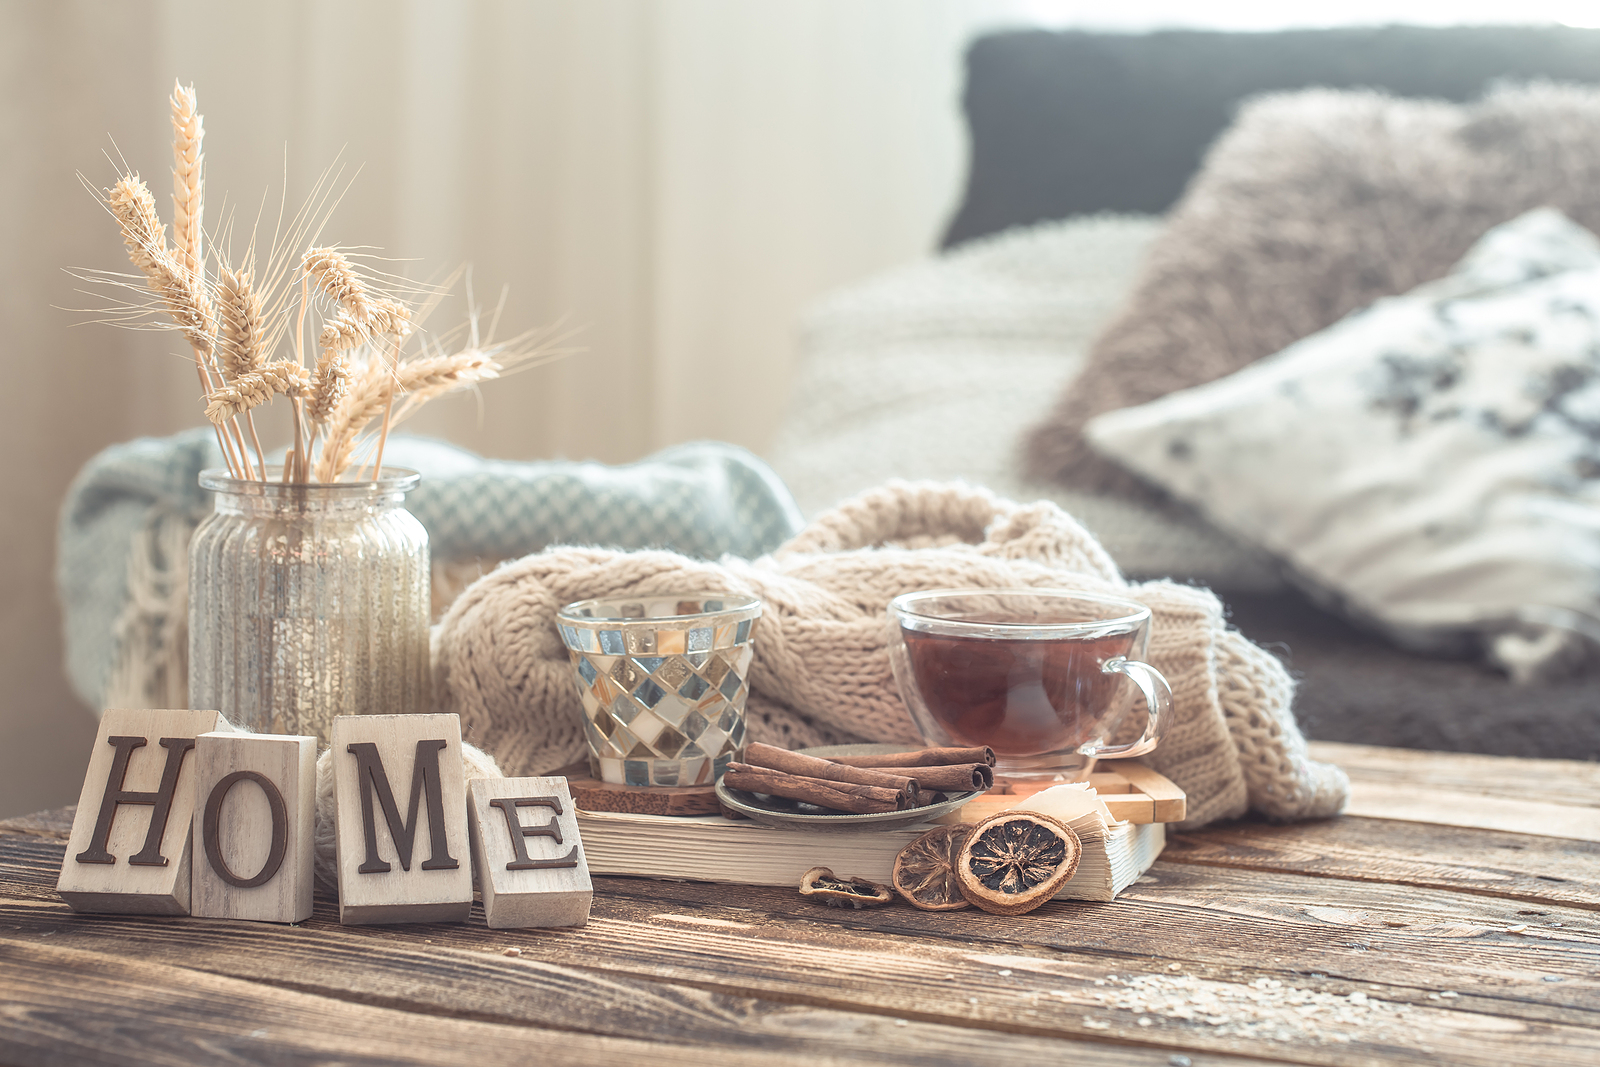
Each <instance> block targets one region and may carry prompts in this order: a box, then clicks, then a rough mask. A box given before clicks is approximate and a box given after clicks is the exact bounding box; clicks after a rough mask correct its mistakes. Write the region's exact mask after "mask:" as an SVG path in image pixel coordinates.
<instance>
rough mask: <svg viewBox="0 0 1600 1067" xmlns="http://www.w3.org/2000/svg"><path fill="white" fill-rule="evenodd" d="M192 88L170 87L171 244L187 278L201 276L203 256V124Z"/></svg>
mask: <svg viewBox="0 0 1600 1067" xmlns="http://www.w3.org/2000/svg"><path fill="white" fill-rule="evenodd" d="M196 106H197V102H196V100H195V94H194V86H192V85H191V86H189V88H187V89H185V88H184V87H183V85H182V84H180V83H177V82H174V83H173V86H172V242H173V244H175V245H176V246H177V252H176V256H175V258H176V259H177V260H178V263H179V265H180V266H182V267H183V269H184V270H185V271H186V272H187V273H188V275H189V277H191V278H202V277H204V276H205V267H204V264H205V257H204V253H203V251H202V249H201V247H200V234H201V226H200V223H201V218H202V216H203V215H204V202H203V199H202V198H203V194H204V186H203V185H202V182H201V174H200V172H201V167H202V165H203V161H204V157H203V156H202V155H201V152H200V142H201V141H202V140H204V139H205V135H206V131H205V123H204V120H203V119H202V118H201V117H200V115H199V113H198V112H197V111H195V107H196Z"/></svg>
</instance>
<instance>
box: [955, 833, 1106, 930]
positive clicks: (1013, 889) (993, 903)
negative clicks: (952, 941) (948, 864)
mask: <svg viewBox="0 0 1600 1067" xmlns="http://www.w3.org/2000/svg"><path fill="white" fill-rule="evenodd" d="M1082 855H1083V844H1082V843H1081V842H1080V841H1079V840H1078V835H1077V834H1075V833H1073V832H1072V829H1071V828H1070V827H1068V826H1066V825H1064V824H1062V823H1060V822H1057V821H1056V820H1055V819H1052V818H1051V817H1050V816H1048V815H1040V814H1039V813H1038V812H1033V811H1016V810H1011V811H1002V812H997V813H996V814H994V815H991V816H989V817H988V818H987V819H985V820H983V821H982V822H980V823H978V825H976V826H974V827H973V828H972V833H970V834H968V835H967V840H966V842H965V843H964V844H963V845H962V846H961V851H960V853H959V854H958V855H957V856H956V883H957V885H959V886H960V888H961V895H962V896H964V897H966V898H967V899H968V900H970V901H972V903H974V904H976V905H977V906H978V907H980V908H982V909H983V910H984V911H988V912H993V913H994V914H996V915H1022V914H1025V913H1026V912H1030V911H1032V910H1033V909H1034V908H1037V907H1039V905H1041V904H1043V903H1044V902H1045V901H1047V900H1049V899H1050V898H1051V897H1053V896H1055V893H1056V890H1058V889H1060V888H1061V887H1062V886H1063V885H1065V884H1066V882H1067V879H1069V878H1071V877H1072V872H1073V871H1076V870H1077V869H1078V859H1079V857H1080V856H1082Z"/></svg>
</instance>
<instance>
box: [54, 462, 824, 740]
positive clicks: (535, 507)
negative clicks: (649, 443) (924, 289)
mask: <svg viewBox="0 0 1600 1067" xmlns="http://www.w3.org/2000/svg"><path fill="white" fill-rule="evenodd" d="M385 463H386V464H392V465H393V466H396V467H410V468H413V469H415V470H418V471H420V472H422V475H423V478H422V482H421V484H420V485H418V486H417V488H416V489H415V490H413V491H412V492H411V493H410V494H409V495H408V496H407V499H406V507H407V508H408V509H409V510H410V511H411V512H412V514H414V515H416V517H417V519H418V520H419V521H421V523H422V525H423V526H425V527H427V530H428V539H429V543H430V544H429V547H430V549H431V555H432V557H433V562H434V590H435V607H436V610H440V609H442V608H443V607H444V606H445V605H446V604H448V601H449V599H451V598H452V594H453V592H454V591H458V590H459V589H460V588H462V587H465V586H466V585H467V584H469V583H470V582H471V581H473V580H475V579H476V578H478V577H479V576H480V575H481V574H482V573H483V572H484V571H486V570H490V569H492V568H493V567H494V565H495V564H497V563H499V562H500V561H501V560H505V559H511V558H513V557H516V556H521V555H525V554H527V553H529V552H536V551H538V550H539V549H541V548H544V547H545V546H546V545H551V544H563V545H601V546H605V547H610V548H622V549H641V548H666V549H671V550H673V551H676V552H679V553H681V554H683V555H686V556H691V557H695V558H700V559H716V558H718V557H720V556H722V555H724V554H732V555H736V556H748V557H755V556H759V555H761V554H762V553H764V552H769V551H771V550H772V549H774V548H776V547H777V546H778V545H780V544H782V543H783V542H784V541H786V540H788V539H789V538H790V537H791V536H792V535H793V534H794V533H795V531H796V530H798V529H799V528H800V512H799V510H798V509H797V508H796V507H795V504H794V498H793V497H791V496H790V495H789V492H788V490H787V489H785V488H784V486H783V483H782V482H781V481H779V480H778V478H777V476H776V475H774V474H773V473H772V471H771V470H770V469H769V468H768V467H767V466H766V464H764V463H762V462H761V461H760V460H758V459H757V458H756V457H754V456H752V455H751V454H750V453H748V452H746V451H744V450H743V449H741V448H736V447H735V446H733V445H727V444H721V443H718V442H710V441H703V442H697V443H692V444H683V445H676V446H673V447H672V448H668V449H664V450H663V451H661V452H657V453H656V454H655V455H653V456H650V457H649V458H647V459H644V460H641V461H640V462H638V463H632V464H627V465H624V466H617V467H608V466H605V465H602V464H599V463H572V462H565V461H548V462H537V463H522V462H512V461H508V460H493V459H484V458H483V457H481V456H477V455H474V454H473V453H471V452H468V451H467V450H465V449H462V448H457V447H456V446H454V445H449V444H445V443H443V442H441V441H433V440H429V439H427V438H424V437H413V436H410V435H407V434H397V435H395V436H394V437H392V438H391V439H390V441H389V445H388V448H387V450H386V452H385ZM218 466H221V457H220V456H219V455H218V453H217V451H216V440H215V437H214V436H213V435H212V434H211V432H210V431H209V430H191V431H188V432H185V433H181V434H178V435H176V436H173V437H166V438H142V439H140V440H137V441H130V442H128V443H126V444H121V445H115V446H113V447H111V448H108V449H106V450H105V451H103V452H101V453H100V454H99V455H97V456H95V457H94V458H93V459H91V460H90V461H89V462H88V463H87V464H86V465H85V466H84V468H83V470H82V471H80V472H79V473H78V477H77V478H76V479H75V480H74V481H73V483H72V487H71V488H70V489H69V490H68V492H67V499H66V502H65V503H64V504H63V505H62V511H61V528H60V532H59V541H58V545H57V569H56V587H57V590H58V592H59V595H60V597H61V604H62V613H63V615H64V620H65V625H66V638H67V641H66V644H67V673H68V675H69V676H70V679H71V681H72V686H73V689H74V690H75V691H76V692H77V694H78V696H79V697H80V698H81V699H82V700H83V701H84V702H85V703H86V704H88V705H89V707H90V708H92V709H95V710H96V712H97V713H98V710H99V709H102V708H104V707H106V706H107V704H108V702H115V703H117V704H119V705H120V706H124V707H175V708H181V707H187V706H188V696H187V679H186V678H185V677H184V674H185V668H184V662H185V656H186V653H187V642H188V638H187V633H188V630H187V623H188V615H187V611H188V609H187V594H188V584H187V583H188V578H187V574H188V566H187V564H188V544H189V535H190V533H192V532H193V530H194V528H195V526H196V524H198V523H199V521H200V520H201V519H203V518H204V517H205V516H206V515H207V514H209V513H210V511H211V494H210V493H208V492H206V491H204V490H202V489H201V488H200V485H199V474H200V471H201V470H203V469H205V468H206V467H218ZM441 601H443V602H444V603H440V602H441ZM145 701H156V703H153V704H151V703H144V702H145Z"/></svg>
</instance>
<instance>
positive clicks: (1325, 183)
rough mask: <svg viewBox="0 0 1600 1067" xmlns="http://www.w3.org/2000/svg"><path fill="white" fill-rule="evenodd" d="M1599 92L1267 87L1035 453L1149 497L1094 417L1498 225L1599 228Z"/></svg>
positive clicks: (1224, 365) (1424, 271)
mask: <svg viewBox="0 0 1600 1067" xmlns="http://www.w3.org/2000/svg"><path fill="white" fill-rule="evenodd" d="M1597 128H1600V90H1596V89H1588V88H1576V87H1570V86H1567V87H1562V86H1554V85H1535V86H1526V87H1502V88H1499V89H1496V90H1495V91H1493V92H1491V93H1490V94H1489V95H1488V96H1486V97H1485V98H1484V99H1483V100H1482V101H1481V102H1479V103H1476V104H1472V105H1468V106H1457V105H1453V104H1448V103H1443V102H1439V101H1420V100H1400V99H1394V98H1392V97H1387V96H1383V95H1381V94H1378V93H1372V92H1334V91H1327V90H1317V91H1310V92H1304V93H1295V94H1288V95H1280V96H1272V97H1267V98H1263V99H1259V100H1256V101H1255V102H1253V103H1251V104H1249V105H1247V106H1246V107H1245V108H1244V109H1243V110H1242V112H1241V113H1240V116H1239V119H1238V121H1237V123H1236V124H1235V125H1234V126H1233V128H1232V129H1230V130H1229V131H1228V133H1226V134H1225V135H1224V136H1223V138H1222V139H1221V140H1220V141H1219V142H1218V143H1217V144H1216V146H1215V148H1214V149H1213V150H1212V151H1211V153H1210V155H1209V156H1208V158H1207V160H1206V164H1205V168H1204V169H1203V170H1202V172H1201V173H1200V174H1199V175H1198V176H1197V177H1196V178H1195V180H1194V182H1193V184H1192V185H1191V186H1190V187H1189V190H1188V192H1187V193H1186V194H1185V195H1184V198H1183V200H1182V201H1181V202H1180V203H1179V204H1178V206H1177V207H1176V208H1175V209H1174V210H1173V213H1172V215H1171V217H1170V219H1169V222H1168V225H1167V227H1166V229H1164V230H1163V231H1162V234H1161V236H1160V237H1159V238H1158V239H1157V240H1156V241H1155V242H1154V243H1153V244H1152V246H1151V250H1150V255H1149V258H1148V259H1147V260H1146V262H1145V266H1144V269H1143V271H1142V274H1141V276H1140V279H1139V282H1138V283H1137V285H1136V287H1135V290H1134V293H1133V296H1132V299H1131V300H1130V301H1129V303H1128V304H1127V306H1126V307H1125V308H1124V309H1123V311H1122V313H1121V314H1120V315H1119V316H1118V317H1117V318H1116V320H1115V321H1114V322H1113V323H1111V325H1110V326H1109V327H1108V328H1107V330H1106V331H1105V333H1104V334H1102V335H1101V336H1100V338H1099V339H1098V340H1097V341H1096V342H1095V345H1094V347H1093V349H1092V350H1091V352H1090V354H1089V357H1088V360H1087V362H1086V365H1085V368H1084V371H1083V373H1082V374H1081V375H1079V376H1078V377H1077V378H1076V379H1074V380H1073V382H1072V383H1071V384H1070V385H1069V386H1068V387H1067V388H1066V389H1065V390H1064V391H1063V393H1062V395H1061V397H1060V399H1059V401H1058V403H1057V405H1056V406H1055V408H1054V410H1052V412H1051V413H1050V414H1049V415H1048V416H1047V417H1046V418H1045V419H1044V420H1043V421H1042V422H1041V423H1040V424H1039V425H1038V426H1037V427H1036V428H1035V429H1034V431H1033V432H1032V434H1031V435H1030V437H1029V440H1028V444H1027V449H1028V460H1029V469H1030V470H1031V471H1032V472H1033V473H1034V474H1036V475H1038V476H1039V477H1041V478H1045V479H1048V480H1050V481H1053V482H1056V483H1058V484H1061V485H1065V486H1069V487H1072V488H1077V489H1091V490H1106V491H1113V492H1121V493H1127V494H1130V495H1135V496H1137V495H1138V494H1139V493H1140V491H1141V490H1140V488H1139V485H1138V482H1137V480H1136V479H1134V478H1132V477H1131V476H1130V475H1128V474H1127V473H1126V472H1124V471H1122V470H1121V469H1120V468H1118V467H1117V466H1116V465H1115V464H1112V463H1110V462H1109V461H1106V460H1103V459H1100V458H1098V457H1096V456H1095V455H1094V453H1093V451H1092V450H1091V449H1090V448H1089V447H1088V444H1087V443H1086V442H1085V441H1084V438H1083V434H1082V428H1083V426H1084V424H1085V423H1086V422H1088V420H1089V419H1091V418H1093V417H1094V416H1096V415H1098V414H1101V413H1102V412H1106V411H1114V410H1116V409H1118V408H1124V407H1130V406H1133V405H1136V404H1142V403H1145V402H1147V401H1150V400H1154V399H1156V398H1157V397H1160V396H1165V395H1166V394H1168V393H1170V392H1173V391H1174V390H1177V389H1182V388H1187V387H1190V386H1194V385H1199V384H1202V383H1205V382H1209V381H1214V380H1216V379H1217V378H1221V377H1223V376H1225V375H1227V374H1230V373H1232V372H1233V371H1236V370H1238V369H1239V368H1241V367H1244V366H1247V365H1248V364H1250V363H1253V362H1255V361H1256V360H1258V359H1261V358H1262V357H1264V356H1267V355H1270V354H1271V353H1273V352H1276V351H1278V350H1280V349H1282V348H1283V347H1284V346H1286V345H1288V344H1291V343H1293V342H1294V341H1297V340H1299V339H1300V338H1302V337H1307V336H1309V335H1310V334H1313V333H1315V332H1316V331H1318V330H1321V329H1323V328H1325V327H1327V326H1329V325H1331V324H1332V323H1334V322H1336V321H1338V320H1339V319H1340V318H1342V317H1343V316H1344V315H1347V314H1349V313H1350V312H1352V311H1354V310H1356V309H1357V308H1361V307H1365V306H1366V305H1368V304H1370V303H1372V302H1373V301H1374V300H1377V299H1379V298H1380V297H1384V296H1392V295H1395V294H1398V293H1403V292H1406V291H1407V290H1409V289H1411V288H1413V287H1414V286H1416V285H1418V284H1420V283H1422V282H1425V281H1429V280H1432V279H1436V278H1439V277H1441V276H1442V275H1444V274H1445V273H1446V271H1448V270H1449V269H1450V267H1451V265H1452V264H1454V263H1455V262H1456V261H1457V260H1459V259H1460V258H1461V256H1462V255H1463V254H1464V253H1465V252H1466V251H1467V249H1468V248H1469V247H1470V246H1471V245H1472V243H1473V242H1474V241H1476V240H1477V238H1479V237H1480V236H1482V235H1483V233H1484V232H1485V231H1486V230H1488V229H1489V228H1490V227H1491V226H1494V225H1497V224H1499V223H1501V222H1504V221H1506V220H1508V219H1511V218H1513V217H1515V216H1517V215H1520V214H1522V213H1523V212H1525V211H1528V210H1531V209H1533V208H1536V207H1540V206H1542V205H1547V204H1548V205H1551V206H1554V207H1557V208H1559V209H1560V210H1562V211H1564V212H1565V213H1566V214H1568V215H1569V216H1571V217H1572V218H1574V219H1575V220H1577V221H1578V222H1579V223H1581V224H1583V225H1584V226H1587V227H1589V228H1590V229H1597V228H1600V138H1597V137H1596V136H1595V134H1594V131H1595V130H1596V129H1597Z"/></svg>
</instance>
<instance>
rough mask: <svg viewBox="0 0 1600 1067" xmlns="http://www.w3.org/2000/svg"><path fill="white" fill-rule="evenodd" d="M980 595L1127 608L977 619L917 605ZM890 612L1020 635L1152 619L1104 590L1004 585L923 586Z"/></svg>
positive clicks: (1125, 624) (1139, 607) (897, 600)
mask: <svg viewBox="0 0 1600 1067" xmlns="http://www.w3.org/2000/svg"><path fill="white" fill-rule="evenodd" d="M978 596H1037V597H1040V598H1041V599H1046V600H1076V601H1087V602H1089V603H1092V604H1101V605H1104V606H1106V607H1110V608H1115V609H1117V610H1118V611H1121V612H1123V614H1122V615H1120V616H1118V615H1107V616H1104V617H1100V618H1094V619H1084V620H1080V621H1074V622H1044V621H1038V622H976V621H972V620H968V619H952V618H950V617H948V616H945V615H936V614H933V613H931V612H927V611H918V610H917V609H916V607H915V605H917V604H919V603H921V602H922V601H925V600H932V599H933V598H935V597H951V598H961V597H978ZM889 612H890V614H891V615H894V616H896V617H901V616H909V617H911V618H912V619H916V620H919V621H923V622H927V623H936V624H938V625H939V626H941V627H950V628H953V629H970V630H971V631H973V632H978V631H984V632H987V633H996V632H998V633H1006V632H1011V633H1014V634H1017V635H1019V636H1021V635H1023V634H1042V633H1055V632H1060V631H1067V632H1073V631H1079V630H1106V629H1114V628H1118V627H1127V628H1133V627H1137V626H1141V625H1143V624H1145V623H1147V622H1149V621H1150V619H1151V613H1150V609H1149V607H1147V606H1146V605H1144V604H1141V603H1139V602H1138V601H1136V600H1127V599H1124V598H1122V597H1114V596H1105V595H1103V594H1100V593H1086V592H1081V591H1079V590H1077V589H1050V588H1029V587H1026V586H1022V587H1015V588H1004V589H919V590H917V591H915V592H912V593H901V594H900V595H899V596H897V597H895V598H894V599H893V600H891V601H889Z"/></svg>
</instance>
